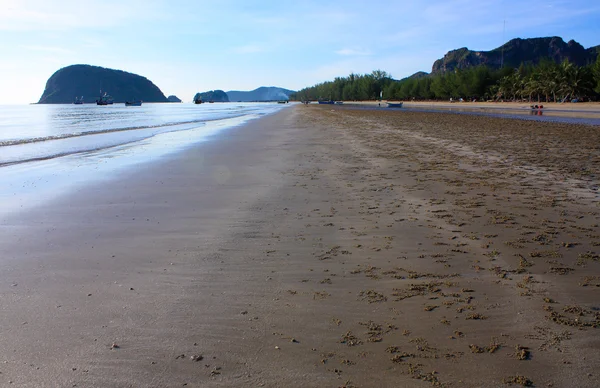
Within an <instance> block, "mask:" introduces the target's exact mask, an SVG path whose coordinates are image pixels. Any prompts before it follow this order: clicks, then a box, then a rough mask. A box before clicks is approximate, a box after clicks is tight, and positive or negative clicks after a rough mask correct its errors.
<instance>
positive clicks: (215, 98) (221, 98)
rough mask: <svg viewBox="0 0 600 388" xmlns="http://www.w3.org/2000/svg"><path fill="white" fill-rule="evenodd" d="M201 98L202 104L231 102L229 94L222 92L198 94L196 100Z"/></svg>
mask: <svg viewBox="0 0 600 388" xmlns="http://www.w3.org/2000/svg"><path fill="white" fill-rule="evenodd" d="M197 97H200V99H201V100H202V102H211V101H212V102H229V97H228V96H227V93H225V92H224V91H222V90H210V91H208V92H203V93H196V95H195V96H194V100H196V99H197Z"/></svg>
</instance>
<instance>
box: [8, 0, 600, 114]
mask: <svg viewBox="0 0 600 388" xmlns="http://www.w3.org/2000/svg"><path fill="white" fill-rule="evenodd" d="M503 20H506V30H505V32H503ZM503 36H504V39H503ZM541 36H560V37H562V38H563V39H565V41H568V40H570V39H574V40H576V41H578V42H579V43H581V44H582V45H583V46H584V47H586V48H588V47H590V46H595V45H598V44H600V1H597V0H585V1H584V0H571V1H558V0H557V1H553V0H544V1H530V2H524V1H509V0H478V1H473V0H441V1H439V0H428V1H416V0H415V1H411V0H403V1H383V0H382V1H379V0H371V1H357V0H356V1H355V0H345V1H336V0H319V1H313V0H302V1H286V0H277V1H270V0H263V1H252V0H218V1H214V0H212V1H203V0H195V1H187V0H170V1H160V0H156V1H153V0H119V1H112V0H101V1H86V0H83V1H82V0H76V1H71V0H64V1H52V0H0V52H1V53H2V57H1V58H2V59H1V60H0V104H8V103H29V102H36V101H37V100H38V99H39V97H40V96H41V94H42V92H43V90H44V86H45V82H46V80H47V79H48V78H49V77H50V76H51V75H52V74H53V73H54V72H55V71H56V70H58V69H60V68H61V67H64V66H68V65H71V64H77V63H85V64H91V65H97V66H103V67H109V68H115V69H121V70H125V71H129V72H133V73H136V74H140V75H143V76H145V77H147V78H148V79H150V80H151V81H153V82H154V83H155V84H156V85H157V86H158V87H159V88H160V89H161V90H162V91H163V93H165V95H170V94H175V95H177V96H179V97H180V98H181V99H183V100H184V101H189V100H191V99H192V97H193V95H194V94H195V93H196V92H198V91H206V90H212V89H223V90H226V91H227V90H232V89H235V90H251V89H254V88H256V87H259V86H281V87H285V88H288V89H300V88H303V87H305V86H311V85H313V84H315V83H318V82H322V81H326V80H330V79H333V78H334V77H336V76H346V75H348V74H349V73H350V72H355V73H366V72H371V71H372V70H374V69H382V70H385V71H387V72H389V73H391V74H392V76H394V77H395V78H402V77H405V76H408V75H410V74H412V73H414V72H416V71H419V70H424V71H430V70H431V65H432V63H433V61H434V60H436V59H438V58H441V57H442V56H443V55H444V54H445V53H446V52H447V51H448V50H451V49H455V48H459V47H468V48H470V49H473V50H490V49H493V48H496V47H498V46H500V45H501V44H502V43H504V41H507V40H509V39H512V38H516V37H521V38H531V37H541Z"/></svg>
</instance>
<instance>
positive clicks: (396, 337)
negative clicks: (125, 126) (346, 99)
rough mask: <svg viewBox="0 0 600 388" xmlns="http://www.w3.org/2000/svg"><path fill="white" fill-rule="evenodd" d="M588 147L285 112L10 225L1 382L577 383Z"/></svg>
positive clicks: (459, 123) (437, 122) (593, 242)
mask: <svg viewBox="0 0 600 388" xmlns="http://www.w3.org/2000/svg"><path fill="white" fill-rule="evenodd" d="M573 105H577V106H579V104H573ZM598 144H600V130H599V128H598V127H593V126H582V125H574V124H560V123H541V122H535V121H522V120H511V119H502V118H492V117H484V116H468V115H453V114H446V113H423V112H406V111H391V110H364V109H362V110H360V109H353V108H352V107H351V106H323V105H321V106H319V105H309V106H303V105H295V106H293V107H289V108H286V109H283V110H282V111H281V112H279V113H276V114H273V115H269V116H266V117H264V118H261V119H260V120H255V121H252V122H250V123H249V124H246V125H244V126H241V127H237V128H234V129H231V130H227V131H226V132H224V133H222V134H220V135H218V136H217V137H215V138H214V139H212V140H211V141H208V142H206V143H202V144H200V145H198V146H197V147H194V148H192V149H190V150H187V151H185V152H182V153H179V154H176V155H172V156H169V157H164V158H162V159H161V160H157V161H155V162H153V163H149V164H145V165H143V167H140V168H139V169H137V170H136V171H134V172H127V173H122V174H120V175H119V176H117V177H115V178H113V179H110V180H106V181H104V182H102V183H98V184H94V185H90V186H86V187H84V188H81V189H80V190H79V191H78V192H77V193H76V194H74V195H70V196H67V197H61V198H59V199H56V200H54V201H52V202H51V203H50V204H48V205H44V207H40V208H37V209H33V210H31V211H27V212H23V213H21V214H18V215H14V216H11V217H10V218H6V219H4V220H2V222H1V223H0V227H1V229H2V234H0V273H1V274H2V275H1V278H0V308H1V310H2V314H1V315H0V333H1V335H0V349H2V354H1V356H0V385H1V386H17V387H182V386H186V387H230V386H235V387H248V386H258V387H347V388H349V387H413V386H414V387H427V386H432V385H434V386H454V387H483V386H485V387H507V386H511V385H512V386H536V387H566V386H577V387H596V386H598V385H600V373H599V372H598V365H600V352H599V350H600V339H599V337H598V330H599V328H600V298H599V292H600V256H599V254H600V228H599V223H600V193H599V191H598V190H599V177H598V175H597V174H598V171H600V153H599V150H598Z"/></svg>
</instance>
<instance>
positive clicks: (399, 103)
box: [387, 102, 403, 108]
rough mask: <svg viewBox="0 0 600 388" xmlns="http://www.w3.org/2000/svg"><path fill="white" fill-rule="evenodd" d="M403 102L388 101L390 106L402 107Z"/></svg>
mask: <svg viewBox="0 0 600 388" xmlns="http://www.w3.org/2000/svg"><path fill="white" fill-rule="evenodd" d="M402 104H403V103H402V102H388V103H387V105H388V108H402Z"/></svg>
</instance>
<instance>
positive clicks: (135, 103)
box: [125, 100, 142, 106]
mask: <svg viewBox="0 0 600 388" xmlns="http://www.w3.org/2000/svg"><path fill="white" fill-rule="evenodd" d="M125 106H142V100H135V101H125Z"/></svg>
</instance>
